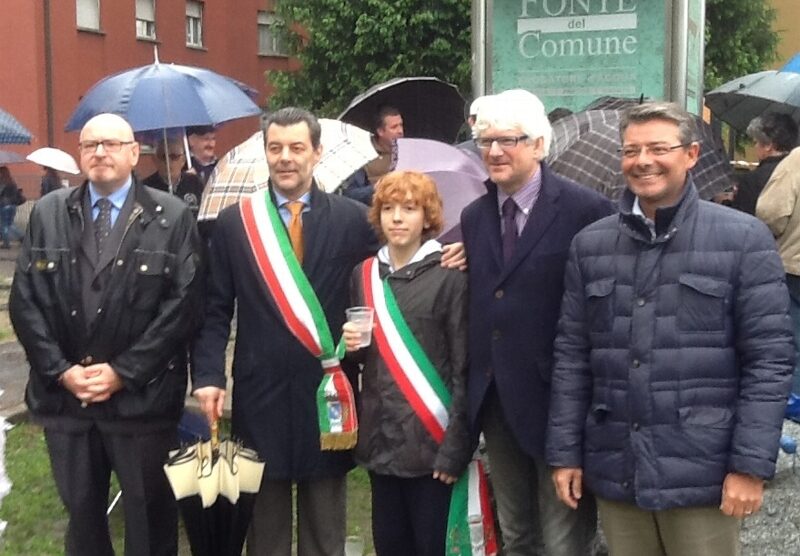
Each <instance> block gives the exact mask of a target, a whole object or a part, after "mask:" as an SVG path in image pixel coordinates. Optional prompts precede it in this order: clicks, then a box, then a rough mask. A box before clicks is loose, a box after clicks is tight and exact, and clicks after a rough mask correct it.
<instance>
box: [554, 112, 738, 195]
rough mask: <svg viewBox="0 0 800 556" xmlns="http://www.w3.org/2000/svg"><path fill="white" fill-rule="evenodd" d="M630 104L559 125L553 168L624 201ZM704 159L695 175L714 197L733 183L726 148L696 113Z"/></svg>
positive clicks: (568, 118)
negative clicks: (622, 131) (622, 129)
mask: <svg viewBox="0 0 800 556" xmlns="http://www.w3.org/2000/svg"><path fill="white" fill-rule="evenodd" d="M625 109H627V108H620V109H618V110H586V111H583V112H576V113H575V114H572V115H570V116H566V117H565V118H562V119H560V120H558V121H557V122H556V123H554V124H553V143H552V145H551V146H550V155H549V156H548V158H547V162H548V164H549V165H550V168H552V170H553V171H554V172H555V173H557V174H559V175H561V176H563V177H565V178H568V179H571V180H573V181H575V182H577V183H579V184H581V185H585V186H587V187H591V188H592V189H594V190H596V191H599V192H600V193H603V194H604V195H606V196H607V197H608V198H610V199H614V200H616V199H618V198H619V197H620V195H622V192H623V191H624V189H625V187H626V186H625V178H624V177H623V175H622V164H621V156H620V153H619V150H618V149H619V147H620V137H619V120H620V116H621V115H622V113H623V112H624V111H625ZM695 122H696V124H697V128H698V133H699V137H698V139H699V141H700V158H699V160H698V161H697V164H696V165H695V167H694V168H692V170H691V172H690V174H691V176H692V179H693V181H694V183H695V186H696V187H697V190H698V192H699V193H700V196H701V197H702V198H703V199H711V198H712V197H713V196H714V195H716V194H717V193H720V192H722V191H724V190H725V189H726V188H728V187H730V185H731V184H732V170H731V165H730V162H729V161H728V159H727V157H726V156H725V152H724V151H723V150H722V148H721V147H720V146H719V145H718V144H717V142H716V141H715V140H714V134H713V132H712V129H711V126H709V125H708V124H707V123H705V122H704V121H703V120H702V119H701V118H699V117H695Z"/></svg>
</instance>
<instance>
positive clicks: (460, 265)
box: [442, 242, 467, 271]
mask: <svg viewBox="0 0 800 556" xmlns="http://www.w3.org/2000/svg"><path fill="white" fill-rule="evenodd" d="M442 267H444V268H457V269H458V270H461V271H464V270H467V252H466V251H465V250H464V244H463V243H461V242H459V243H450V244H448V245H444V246H442Z"/></svg>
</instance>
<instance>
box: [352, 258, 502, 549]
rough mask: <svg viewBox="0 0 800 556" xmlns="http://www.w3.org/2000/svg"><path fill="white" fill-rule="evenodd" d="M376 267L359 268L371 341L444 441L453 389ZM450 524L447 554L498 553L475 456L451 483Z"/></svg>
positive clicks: (438, 438) (426, 423)
mask: <svg viewBox="0 0 800 556" xmlns="http://www.w3.org/2000/svg"><path fill="white" fill-rule="evenodd" d="M378 267H379V264H378V259H377V257H372V258H370V259H367V260H366V261H364V264H363V265H362V269H361V282H362V285H363V290H364V303H365V304H366V305H367V306H369V307H372V308H373V309H374V310H375V328H374V330H373V332H372V336H373V340H374V341H375V345H376V347H377V348H378V353H379V354H380V356H381V359H382V360H383V362H384V363H385V364H386V367H387V368H388V369H389V373H390V374H391V375H392V378H394V380H395V383H396V384H397V386H398V388H400V391H401V392H402V393H403V396H405V398H406V400H407V401H408V403H409V405H410V406H411V408H412V409H413V410H414V413H415V414H416V415H417V417H418V418H419V420H420V422H421V423H422V425H423V426H424V427H425V429H426V430H427V431H428V432H429V433H430V435H431V436H432V437H433V439H434V440H435V441H436V443H437V444H441V443H442V442H443V441H444V434H445V430H446V429H447V425H448V422H449V416H448V408H449V407H450V402H451V396H450V392H449V391H448V390H447V386H446V385H445V383H444V381H443V380H442V378H441V376H439V373H438V372H437V371H436V368H435V367H434V366H433V363H431V360H430V359H429V358H428V355H427V354H426V353H425V351H424V350H423V348H422V346H421V345H420V343H419V341H418V340H417V339H416V337H415V336H414V334H413V333H412V332H411V329H410V328H409V326H408V323H407V322H406V321H405V318H404V317H403V313H402V312H401V311H400V307H399V306H398V304H397V300H396V299H395V297H394V293H392V289H391V288H390V287H389V284H388V283H386V281H385V280H381V277H380V272H379V268H378ZM447 528H448V532H447V550H446V552H445V554H446V555H447V556H455V555H460V556H489V555H492V554H496V553H497V542H496V539H495V532H494V520H493V518H492V511H491V506H490V503H489V493H488V486H487V484H486V475H485V473H484V472H483V467H482V466H481V464H480V462H479V461H477V460H475V461H472V462H470V464H469V467H468V468H467V471H466V472H465V473H464V474H463V475H462V476H461V478H460V479H459V480H458V481H457V482H456V483H455V485H453V494H452V497H451V500H450V512H449V515H448V525H447Z"/></svg>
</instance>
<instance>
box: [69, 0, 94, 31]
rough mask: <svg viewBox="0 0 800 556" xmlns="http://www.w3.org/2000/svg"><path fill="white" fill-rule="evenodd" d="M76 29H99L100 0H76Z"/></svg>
mask: <svg viewBox="0 0 800 556" xmlns="http://www.w3.org/2000/svg"><path fill="white" fill-rule="evenodd" d="M75 6H76V8H77V10H76V11H77V25H78V29H91V30H93V31H99V30H100V0H77V1H76V4H75Z"/></svg>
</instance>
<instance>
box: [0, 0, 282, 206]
mask: <svg viewBox="0 0 800 556" xmlns="http://www.w3.org/2000/svg"><path fill="white" fill-rule="evenodd" d="M2 4H3V17H2V18H0V37H2V38H3V40H2V46H0V108H3V109H4V110H6V111H8V112H10V113H11V114H13V115H14V116H15V117H16V118H17V119H19V120H20V121H21V122H22V123H23V124H24V125H25V126H26V127H27V128H28V129H30V130H31V131H32V132H33V134H34V138H33V141H32V143H31V145H24V146H23V145H3V146H2V147H0V148H3V149H7V150H12V151H15V152H17V153H19V154H23V155H25V154H27V153H29V152H31V151H32V150H34V149H36V148H38V147H42V146H48V145H50V146H54V147H58V148H60V149H63V150H65V151H67V152H69V153H71V154H73V155H76V154H77V142H78V137H77V133H74V132H70V133H67V132H65V131H64V125H65V124H66V122H67V120H68V119H69V117H70V115H71V114H72V111H73V110H74V108H75V106H76V105H77V103H78V102H79V100H80V99H81V97H82V95H83V94H85V93H86V91H87V90H88V89H89V88H90V87H91V86H92V85H93V84H94V83H96V82H97V81H98V80H100V79H101V78H103V77H105V76H108V75H110V74H113V73H117V72H120V71H124V70H126V69H129V68H133V67H136V66H143V65H146V64H150V63H152V62H153V61H154V50H155V48H154V47H157V48H158V57H159V59H160V61H161V62H162V63H176V64H183V65H191V66H200V67H205V68H209V69H212V70H214V71H217V72H219V73H222V74H224V75H227V76H229V77H233V78H235V79H238V80H239V81H242V82H243V83H245V84H247V85H249V86H250V87H252V88H254V89H256V90H257V91H258V100H257V102H258V104H259V105H260V106H265V105H266V99H267V97H268V96H269V94H270V87H269V84H268V82H267V79H266V72H268V71H270V70H286V69H290V68H291V67H292V65H293V64H295V63H296V62H295V61H294V60H293V59H290V58H289V57H287V55H286V43H285V40H284V38H283V37H284V36H285V34H284V33H283V32H282V25H281V21H280V19H279V18H278V17H277V16H276V15H275V13H274V0H3V2H2ZM258 126H259V121H258V118H247V119H244V120H238V121H234V122H230V123H228V124H225V125H224V126H223V127H222V128H221V129H220V132H219V133H218V152H219V153H224V152H225V151H227V150H228V149H229V148H230V147H231V146H233V145H235V144H237V143H239V142H240V141H242V140H244V139H245V138H246V137H247V136H248V135H249V134H250V133H252V132H253V131H255V130H257V129H258ZM147 163H148V161H147V160H145V161H143V164H145V165H147ZM12 172H13V173H14V175H15V177H16V178H17V181H18V182H19V183H20V184H21V185H22V186H23V189H24V190H25V193H26V195H27V196H28V198H35V197H36V196H38V179H39V170H38V169H37V168H36V167H35V166H33V165H29V164H19V165H15V166H14V167H13V168H12Z"/></svg>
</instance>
